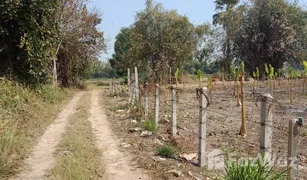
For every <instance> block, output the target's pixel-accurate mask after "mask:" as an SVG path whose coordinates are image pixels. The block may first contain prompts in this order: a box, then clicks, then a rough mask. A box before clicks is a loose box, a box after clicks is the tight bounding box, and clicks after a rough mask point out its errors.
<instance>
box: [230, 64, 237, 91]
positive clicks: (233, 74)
mask: <svg viewBox="0 0 307 180" xmlns="http://www.w3.org/2000/svg"><path fill="white" fill-rule="evenodd" d="M231 75H232V77H233V80H234V81H235V83H234V88H233V96H236V92H237V80H238V78H237V76H238V73H237V70H236V65H235V62H234V61H233V62H232V63H231Z"/></svg>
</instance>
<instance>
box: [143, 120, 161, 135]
mask: <svg viewBox="0 0 307 180" xmlns="http://www.w3.org/2000/svg"><path fill="white" fill-rule="evenodd" d="M145 129H146V130H148V131H150V132H152V133H154V134H155V133H157V132H158V126H157V124H156V122H155V121H153V120H147V121H145Z"/></svg>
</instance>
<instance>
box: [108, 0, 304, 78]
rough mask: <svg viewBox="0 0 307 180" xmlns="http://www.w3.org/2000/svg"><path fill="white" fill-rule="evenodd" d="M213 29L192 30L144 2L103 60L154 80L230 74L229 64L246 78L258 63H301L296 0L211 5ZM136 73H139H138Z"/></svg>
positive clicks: (231, 0) (300, 15) (172, 13)
mask: <svg viewBox="0 0 307 180" xmlns="http://www.w3.org/2000/svg"><path fill="white" fill-rule="evenodd" d="M215 5H216V14H214V15H213V24H212V25H210V24H208V23H204V24H201V25H198V26H195V25H193V24H192V23H191V22H190V21H189V19H188V18H187V17H186V16H182V15H180V14H178V12H177V11H176V10H166V9H164V8H163V5H162V4H160V3H156V2H154V1H153V0H146V3H145V9H144V10H142V11H140V12H138V13H137V14H136V17H135V22H134V23H133V24H132V25H131V26H129V27H123V28H122V29H121V31H120V33H119V34H118V35H117V36H116V42H115V46H114V50H115V53H114V54H113V56H112V58H111V59H110V60H109V62H110V65H111V66H112V67H113V68H115V69H116V71H117V73H119V74H125V73H126V70H127V68H133V67H134V66H137V67H140V70H141V71H142V72H144V73H146V74H148V73H149V75H148V76H149V77H152V79H154V80H155V81H158V80H161V78H167V76H168V75H169V73H170V71H171V70H172V74H173V73H174V72H175V70H176V69H177V68H179V69H180V71H184V72H186V73H191V74H196V72H197V70H198V69H201V70H202V71H203V72H204V73H215V72H217V71H220V72H224V73H229V74H230V73H231V68H230V67H231V64H232V63H235V65H237V66H238V65H239V64H240V63H241V62H244V64H245V67H246V68H245V70H246V71H247V72H249V73H252V72H253V71H255V69H256V67H258V68H259V70H260V74H263V73H264V64H265V63H266V64H271V65H272V66H273V67H274V68H275V69H280V68H282V67H283V64H284V63H285V62H287V63H290V64H292V63H295V64H298V65H300V64H301V63H302V61H303V60H306V59H307V57H306V56H307V49H306V48H307V11H306V10H305V9H304V8H303V7H302V6H300V4H298V3H297V1H294V2H293V1H287V0H249V1H245V2H240V1H239V0H216V1H215ZM142 72H141V73H142Z"/></svg>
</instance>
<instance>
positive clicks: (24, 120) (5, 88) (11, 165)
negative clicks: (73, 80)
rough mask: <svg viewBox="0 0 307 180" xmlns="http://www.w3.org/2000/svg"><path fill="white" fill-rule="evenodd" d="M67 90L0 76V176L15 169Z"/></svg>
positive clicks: (53, 116)
mask: <svg viewBox="0 0 307 180" xmlns="http://www.w3.org/2000/svg"><path fill="white" fill-rule="evenodd" d="M70 94H71V91H69V90H66V89H61V88H57V87H53V86H49V85H46V86H41V87H37V88H36V89H35V90H33V89H29V88H26V87H24V86H22V85H20V84H17V83H14V82H12V81H9V80H7V79H5V78H1V79H0V179H1V178H6V177H9V176H11V175H13V174H15V173H16V171H18V169H19V167H20V166H21V165H22V160H23V159H25V158H26V156H27V155H28V154H29V152H30V151H31V148H32V147H33V145H34V144H35V142H36V141H35V140H36V139H37V138H38V137H40V136H41V135H42V133H43V132H44V131H45V129H46V127H47V126H48V125H49V124H50V123H52V122H53V120H54V119H55V117H56V114H57V113H58V110H59V109H60V107H61V105H62V104H63V102H65V100H67V99H68V98H69V97H70Z"/></svg>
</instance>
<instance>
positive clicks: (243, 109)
mask: <svg viewBox="0 0 307 180" xmlns="http://www.w3.org/2000/svg"><path fill="white" fill-rule="evenodd" d="M240 75H241V106H242V109H241V110H242V112H241V113H242V126H241V130H240V134H241V135H243V136H246V134H247V130H246V114H245V104H244V62H241V64H240Z"/></svg>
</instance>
